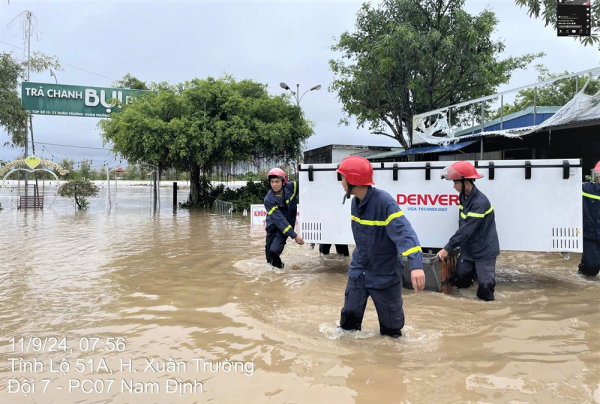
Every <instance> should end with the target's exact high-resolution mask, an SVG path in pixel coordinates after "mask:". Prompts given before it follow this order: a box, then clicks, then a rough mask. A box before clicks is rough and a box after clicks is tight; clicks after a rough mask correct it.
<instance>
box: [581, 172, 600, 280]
mask: <svg viewBox="0 0 600 404" xmlns="http://www.w3.org/2000/svg"><path fill="white" fill-rule="evenodd" d="M594 177H596V178H598V177H600V161H599V162H598V163H596V167H594ZM582 188H583V254H582V255H581V263H580V264H579V271H578V272H579V273H580V274H582V275H587V276H596V275H598V272H600V184H599V183H597V182H584V183H583V186H582Z"/></svg>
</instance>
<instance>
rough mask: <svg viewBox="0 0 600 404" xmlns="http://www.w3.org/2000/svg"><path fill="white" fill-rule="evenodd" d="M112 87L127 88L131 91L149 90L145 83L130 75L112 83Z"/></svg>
mask: <svg viewBox="0 0 600 404" xmlns="http://www.w3.org/2000/svg"><path fill="white" fill-rule="evenodd" d="M113 87H117V88H129V89H131V90H149V88H148V86H147V85H146V83H145V82H143V81H141V80H138V79H137V78H135V77H134V76H132V75H131V74H130V73H127V74H126V75H125V76H123V78H122V79H121V80H117V81H115V82H114V83H113Z"/></svg>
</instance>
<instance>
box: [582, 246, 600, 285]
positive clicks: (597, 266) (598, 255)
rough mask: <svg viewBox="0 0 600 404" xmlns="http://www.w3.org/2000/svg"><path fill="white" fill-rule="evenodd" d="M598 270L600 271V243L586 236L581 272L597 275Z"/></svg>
mask: <svg viewBox="0 0 600 404" xmlns="http://www.w3.org/2000/svg"><path fill="white" fill-rule="evenodd" d="M598 272H600V243H598V242H596V241H594V240H590V239H586V238H584V239H583V254H582V255H581V263H580V264H579V273H580V274H583V275H587V276H596V275H598Z"/></svg>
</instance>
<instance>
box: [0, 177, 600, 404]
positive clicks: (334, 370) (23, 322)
mask: <svg viewBox="0 0 600 404" xmlns="http://www.w3.org/2000/svg"><path fill="white" fill-rule="evenodd" d="M119 192H120V194H119V198H120V199H119V201H120V202H119V203H120V205H119V207H121V208H123V209H119V208H117V211H116V212H115V211H111V212H110V213H107V212H106V209H105V199H102V197H101V198H98V199H97V200H94V201H93V202H92V206H91V210H90V211H89V212H74V211H73V210H71V208H72V205H71V204H70V201H68V200H63V199H62V198H59V199H58V200H57V202H56V204H55V206H54V207H53V209H51V210H44V211H37V212H36V211H28V212H16V211H11V210H9V209H5V210H3V211H0V260H1V261H0V262H1V263H0V285H1V288H0V402H1V403H92V402H93V403H133V402H135V403H137V402H157V403H166V402H177V403H200V402H205V401H206V402H208V401H212V402H218V403H233V402H247V403H264V402H273V403H374V402H378V401H381V402H394V403H396V402H397V403H428V402H438V403H450V402H463V403H477V402H498V403H508V402H514V403H517V402H529V403H594V402H595V403H600V377H599V376H600V354H599V353H598V352H600V331H599V330H600V314H599V309H598V307H599V303H600V301H599V300H600V297H599V293H598V291H599V287H600V283H599V282H600V281H599V280H597V279H586V278H582V277H581V276H579V275H577V274H576V273H575V272H576V265H577V263H578V260H579V259H580V256H579V255H578V254H572V256H571V260H569V261H565V260H563V259H562V257H561V256H560V255H559V254H541V253H520V252H519V253H503V254H502V255H501V257H500V259H499V261H498V288H497V294H496V298H497V300H496V301H495V302H482V301H479V300H477V299H476V297H475V292H476V291H475V289H466V290H459V291H456V290H455V291H454V292H453V293H452V294H451V295H449V296H447V295H443V294H437V293H432V292H426V293H419V294H415V293H413V292H412V291H409V290H406V289H405V290H404V302H405V303H404V307H405V312H406V317H407V324H406V327H405V329H404V330H403V334H404V335H403V337H402V338H399V339H398V340H393V339H391V338H383V337H380V336H379V335H378V329H379V326H378V322H377V315H376V312H375V309H374V307H373V305H372V303H369V305H368V307H367V313H366V315H365V320H364V323H363V331H361V332H348V331H341V330H339V329H338V328H337V322H338V320H339V313H340V309H341V306H342V304H343V297H344V292H343V291H344V287H345V282H346V271H347V267H348V264H349V259H348V258H344V257H338V256H335V255H332V256H328V257H323V256H319V254H318V252H317V251H316V250H310V249H309V246H308V245H305V246H297V245H295V244H294V243H292V242H290V243H288V245H287V247H286V251H285V252H284V255H283V258H284V261H285V263H286V267H285V269H283V270H278V269H274V268H272V267H270V266H268V265H266V264H265V263H264V236H263V233H262V231H251V229H250V226H249V224H248V220H247V219H243V218H241V217H234V218H233V219H230V220H228V219H225V218H222V217H219V216H215V215H213V214H211V213H210V212H206V213H205V212H203V211H191V212H189V211H186V210H179V211H177V212H176V213H173V211H172V203H171V205H169V199H168V197H169V196H170V191H169V190H168V191H164V190H163V193H162V197H163V200H162V201H161V202H162V209H161V211H160V212H158V213H156V214H151V210H150V209H149V206H148V204H147V203H146V202H144V201H142V203H140V199H141V195H142V193H144V195H146V194H149V191H148V189H142V188H134V187H131V188H123V189H119ZM167 194H169V195H167ZM185 197H186V191H180V196H179V200H180V201H183V200H184V199H185ZM4 206H6V205H4ZM292 268H295V269H292ZM21 337H24V340H23V341H24V344H26V343H27V341H30V340H29V338H30V337H41V338H42V339H44V338H46V339H47V338H49V337H60V338H67V341H68V342H67V343H68V345H69V347H68V351H58V352H48V350H49V349H48V347H46V348H45V349H42V350H41V352H33V351H32V349H31V346H30V347H29V349H21V347H20V346H19V345H18V344H17V347H16V348H15V347H14V346H13V344H12V343H11V340H10V338H15V339H16V340H18V339H19V338H21ZM95 337H97V338H98V340H96V339H95ZM115 337H124V338H125V340H124V341H125V343H124V344H125V346H124V347H123V349H122V350H120V351H115V350H114V349H112V350H111V345H110V342H113V343H114V340H110V342H107V339H109V338H115ZM94 343H96V346H95V349H92V345H93V344H94ZM25 348H27V347H25ZM71 348H72V349H73V351H72V352H71ZM23 350H25V351H26V352H22V351H23ZM14 358H23V360H24V361H33V360H34V359H37V360H38V361H41V362H43V364H44V369H43V370H42V371H37V372H32V371H30V370H28V369H25V370H24V371H19V369H17V370H16V371H12V369H11V363H13V362H14V361H13V362H11V359H13V360H14ZM64 358H67V360H68V362H69V363H70V364H71V367H70V368H69V369H66V368H65V369H64V372H61V371H56V369H57V368H56V363H60V361H62V360H63V359H64ZM51 359H52V360H53V361H54V362H53V363H54V365H55V367H54V368H53V369H51V368H50V366H49V364H50V360H51ZM78 359H80V360H81V362H82V363H83V365H80V367H79V369H78V367H77V363H78V362H77V360H78ZM14 363H16V364H17V366H18V363H19V362H18V361H17V362H14ZM102 363H103V364H105V366H102V365H101V364H102ZM148 363H151V365H150V367H149V368H148ZM181 363H183V364H184V365H185V366H183V365H181ZM174 364H179V366H178V367H173V366H175V365H174ZM250 369H252V372H250ZM111 371H112V373H111ZM25 379H28V380H33V379H35V381H36V391H35V393H29V394H28V395H27V396H25V395H24V394H23V393H14V394H12V393H9V392H8V391H9V390H8V389H9V383H12V384H11V386H12V388H14V387H15V386H16V384H15V380H17V381H19V382H24V381H25ZM43 379H46V380H48V381H49V387H48V388H47V391H46V392H45V393H44V392H43V390H44V384H43V382H42V380H43ZM11 380H12V382H11ZM83 380H92V381H93V382H94V383H95V384H94V389H95V390H94V391H92V392H87V393H86V392H85V391H84V390H85V389H87V388H88V387H89V386H92V384H86V385H85V388H84V389H82V388H79V387H77V382H79V383H81V382H82V381H83ZM98 380H100V381H101V382H102V383H105V384H104V385H103V386H102V383H101V382H98ZM110 380H114V382H113V385H112V387H111V389H110V391H109V390H107V386H108V383H109V381H110ZM177 382H179V384H178V383H177ZM44 383H45V382H44ZM154 383H156V385H157V386H158V390H152V388H153V386H156V385H155V384H154ZM186 383H188V384H186ZM193 383H197V384H196V386H197V387H196V391H193V390H192V388H191V387H190V386H193ZM61 386H62V389H59V388H58V387H61ZM134 386H137V390H136V388H135V387H134ZM200 386H201V387H200ZM70 387H71V391H69V389H70ZM101 387H103V388H104V390H101ZM136 391H137V392H136Z"/></svg>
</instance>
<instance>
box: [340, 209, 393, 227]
mask: <svg viewBox="0 0 600 404" xmlns="http://www.w3.org/2000/svg"><path fill="white" fill-rule="evenodd" d="M402 215H404V212H402V211H398V212H396V213H392V214H391V215H389V216H388V218H387V219H386V220H363V219H359V218H358V217H356V216H350V218H351V219H352V220H354V221H355V222H357V223H359V224H364V225H365V226H387V225H388V224H390V222H391V221H392V220H393V219H394V218H396V217H400V216H402Z"/></svg>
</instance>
